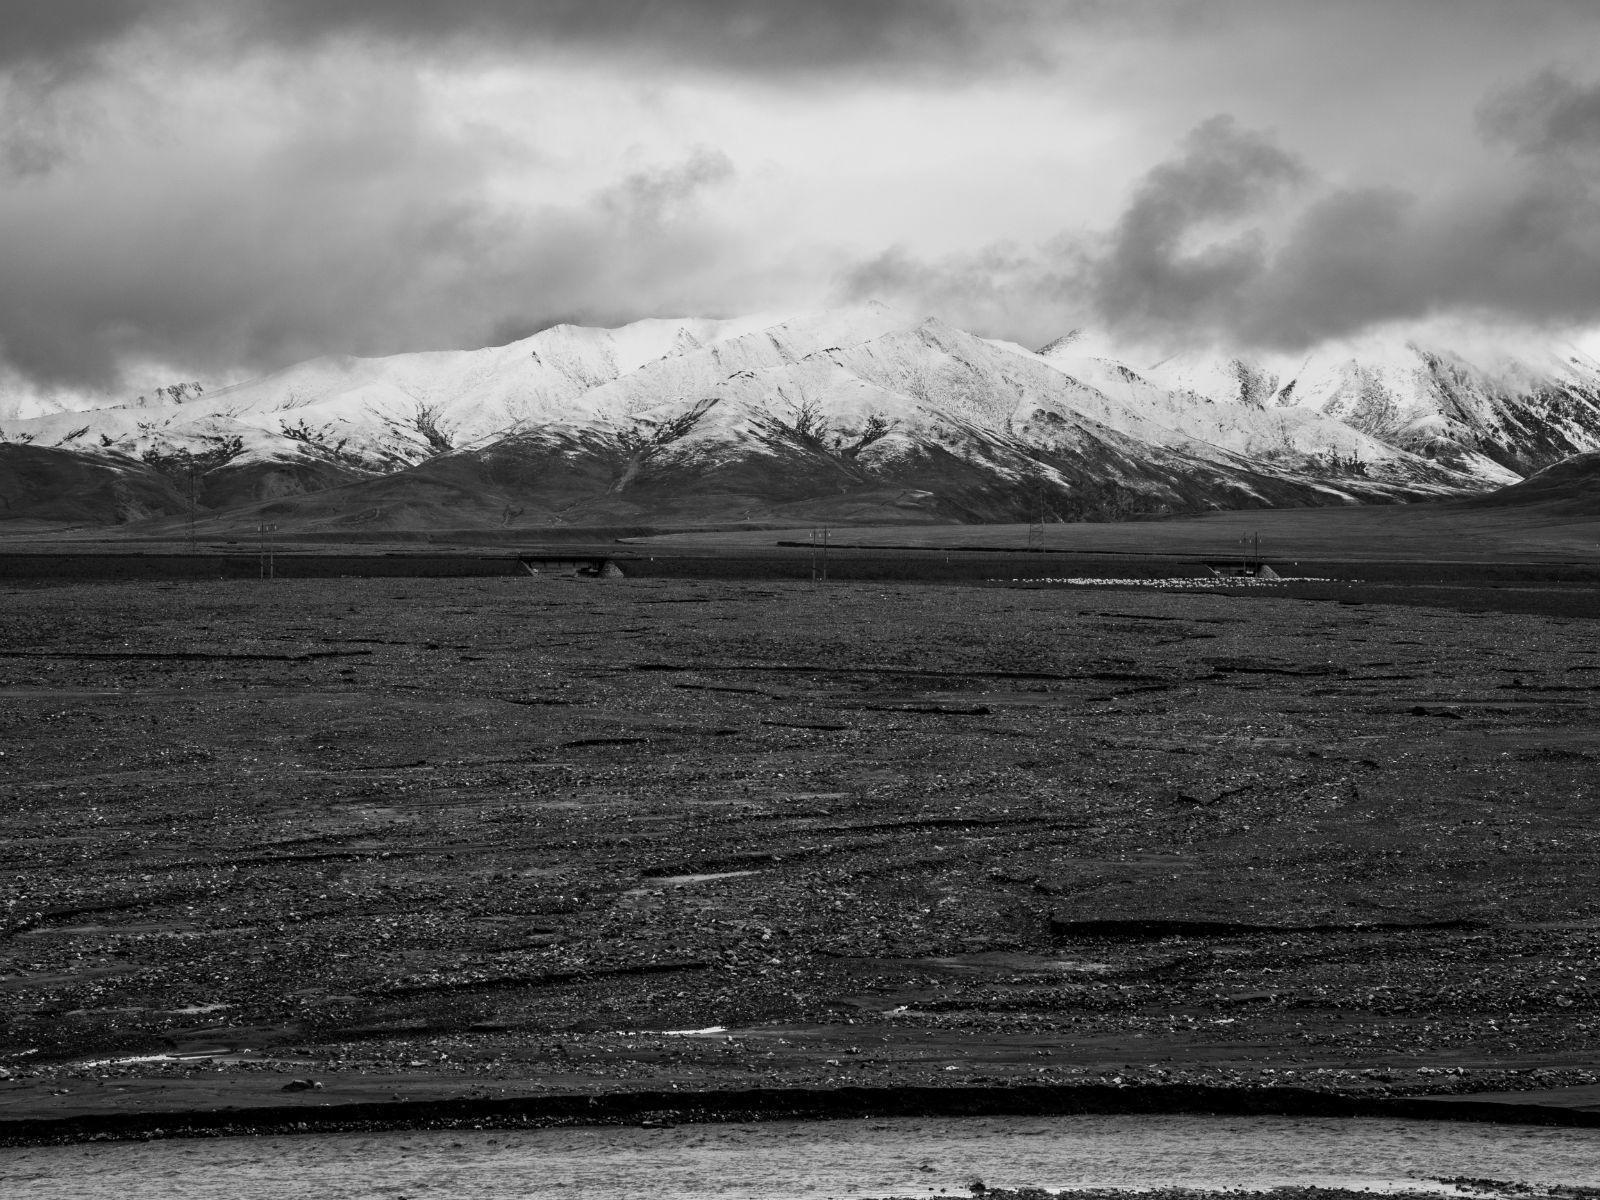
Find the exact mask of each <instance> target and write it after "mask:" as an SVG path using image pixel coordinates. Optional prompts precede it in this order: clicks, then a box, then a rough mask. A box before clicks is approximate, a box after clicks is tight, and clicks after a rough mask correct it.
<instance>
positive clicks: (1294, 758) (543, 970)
mask: <svg viewBox="0 0 1600 1200" xmlns="http://www.w3.org/2000/svg"><path fill="white" fill-rule="evenodd" d="M1563 595H1564V600H1563V604H1562V605H1561V606H1559V607H1558V609H1557V610H1556V611H1561V612H1572V611H1574V605H1573V603H1572V593H1571V592H1570V591H1569V592H1567V593H1564V594H1563ZM1358 598H1359V597H1358V596H1355V595H1354V594H1348V595H1346V599H1358ZM3 605H4V612H5V616H6V619H5V622H4V625H3V627H0V751H3V758H0V805H3V811H5V812H6V813H7V817H6V820H5V826H4V840H3V843H0V856H3V863H0V865H3V868H4V872H5V874H4V877H3V878H4V884H3V887H4V903H5V909H4V923H3V925H0V931H3V935H0V1010H3V1013H4V1018H5V1019H4V1020H3V1021H0V1136H13V1135H15V1136H20V1134H17V1130H18V1128H19V1127H17V1126H14V1125H9V1124H7V1123H9V1122H15V1121H19V1120H24V1119H38V1118H60V1117H75V1116H80V1115H89V1114H107V1113H114V1114H130V1113H131V1114H137V1113H140V1112H146V1113H155V1114H172V1113H175V1112H179V1111H184V1110H193V1111H215V1110H222V1109H225V1108H228V1107H229V1106H232V1107H233V1108H234V1109H235V1110H237V1112H238V1114H239V1115H238V1120H239V1122H240V1123H246V1122H248V1120H249V1119H250V1118H249V1110H250V1109H251V1108H252V1107H253V1106H269V1107H276V1108H280V1109H281V1108H282V1106H286V1105H303V1106H304V1107H305V1111H306V1113H307V1115H308V1117H316V1116H318V1115H324V1116H325V1115H328V1111H329V1110H327V1109H324V1108H323V1106H338V1105H341V1104H348V1103H358V1102H380V1101H381V1102H393V1101H421V1100H430V1099H433V1100H438V1099H453V1098H461V1097H472V1098H491V1099H492V1098H499V1097H505V1098H515V1097H522V1096H549V1095H555V1094H559V1095H582V1094H601V1093H610V1094H620V1093H630V1092H637V1091H640V1090H652V1091H662V1092H670V1091H672V1090H674V1089H677V1090H679V1091H682V1092H705V1091H716V1090H725V1089H751V1088H780V1087H781V1088H807V1089H837V1088H841V1087H861V1088H886V1087H901V1086H903V1087H912V1086H927V1087H939V1088H944V1087H953V1086H956V1085H963V1086H968V1087H987V1088H1008V1087H1020V1086H1021V1085H1024V1084H1029V1085H1033V1084H1050V1083H1057V1084H1075V1083H1087V1084H1104V1085H1107V1086H1108V1087H1126V1086H1131V1085H1159V1086H1164V1087H1172V1086H1176V1085H1183V1084H1197V1085H1217V1086H1221V1087H1227V1088H1236V1089H1260V1088H1280V1087H1288V1086H1293V1087H1299V1088H1306V1089H1311V1090H1314V1091H1320V1092H1325V1093H1332V1094H1337V1095H1340V1096H1346V1097H1350V1096H1354V1097H1361V1096H1374V1095H1378V1096H1409V1095H1450V1094H1453V1095H1478V1096H1482V1095H1484V1094H1486V1093H1504V1094H1506V1096H1507V1097H1509V1098H1517V1097H1522V1098H1530V1094H1531V1093H1537V1096H1538V1098H1541V1099H1543V1100H1545V1101H1548V1102H1549V1103H1551V1104H1553V1105H1558V1106H1565V1107H1567V1108H1568V1109H1576V1110H1588V1111H1597V1110H1600V1086H1597V1084H1600V1012H1597V1001H1600V966H1597V950H1600V892H1597V891H1596V889H1595V888H1594V886H1593V883H1594V880H1595V878H1596V877H1597V868H1600V828H1597V826H1596V822H1595V809H1596V802H1597V791H1600V726H1597V724H1596V716H1597V709H1600V641H1597V640H1596V637H1595V634H1596V633H1597V632H1600V625H1597V624H1596V623H1595V622H1594V621H1593V620H1588V619H1582V618H1581V617H1574V616H1549V615H1539V614H1538V613H1537V612H1531V613H1529V612H1523V613H1509V612H1503V611H1495V609H1494V608H1493V607H1492V605H1491V606H1490V607H1489V608H1487V609H1486V610H1485V611H1476V612H1461V611H1457V610H1456V609H1454V608H1445V607H1413V606H1404V605H1391V604H1385V603H1365V604H1352V603H1339V602H1337V600H1335V599H1317V600H1313V599H1302V598H1288V597H1285V596H1283V595H1280V594H1276V593H1271V592H1266V591H1263V592H1259V593H1247V594H1237V595H1217V594H1197V593H1185V592H1177V593H1172V592H1154V591H1132V590H1090V589H1081V588H1066V587H1043V588H1040V587H984V586H956V585H949V584H944V585H938V584H917V583H874V582H848V583H832V584H828V585H821V586H818V585H811V584H808V583H793V582H776V583H771V582H759V581H717V580H675V579H648V578H633V579H628V580H622V581H606V582H589V581H577V580H555V579H543V580H541V579H532V578H527V577H522V578H518V577H502V578H479V579H393V578H390V579H344V580H341V579H320V580H294V579H279V580H277V581H276V582H274V583H270V584H264V583H256V582H188V583H182V584H178V583H159V582H144V583H104V584H83V583H77V584H59V585H43V586H41V585H26V586H22V585H11V586H8V587H6V588H4V590H3ZM1583 608H1584V606H1582V605H1579V606H1578V607H1577V611H1583ZM1587 611H1589V612H1591V613H1594V612H1597V611H1600V604H1597V605H1590V606H1588V608H1587ZM685 1031H698V1032H685ZM151 1055H164V1056H171V1057H163V1058H157V1059H153V1060H149V1061H122V1060H128V1059H135V1060H136V1059H138V1058H140V1057H142V1056H151ZM293 1080H303V1081H306V1082H308V1083H309V1082H311V1081H315V1083H316V1084H317V1085H318V1086H316V1087H306V1088H304V1089H302V1090H291V1091H285V1090H284V1089H285V1085H286V1084H290V1082H291V1081H293ZM8 1130H9V1131H10V1132H9V1133H8V1132H7V1131H8Z"/></svg>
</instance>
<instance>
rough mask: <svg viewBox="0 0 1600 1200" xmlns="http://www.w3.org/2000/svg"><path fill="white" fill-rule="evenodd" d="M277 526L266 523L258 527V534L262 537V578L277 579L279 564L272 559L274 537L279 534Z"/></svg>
mask: <svg viewBox="0 0 1600 1200" xmlns="http://www.w3.org/2000/svg"><path fill="white" fill-rule="evenodd" d="M277 529H278V527H277V526H276V525H269V524H267V523H266V522H265V521H263V522H261V524H259V525H257V526H256V532H257V533H259V534H260V535H261V578H263V579H274V578H276V577H277V564H276V563H275V562H274V561H273V558H272V537H271V535H272V534H273V533H276V532H277Z"/></svg>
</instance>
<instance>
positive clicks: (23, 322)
mask: <svg viewBox="0 0 1600 1200" xmlns="http://www.w3.org/2000/svg"><path fill="white" fill-rule="evenodd" d="M1331 8H1336V9H1337V10H1338V11H1337V12H1330V11H1329V10H1330V9H1331ZM1512 10H1515V11H1512ZM4 24H5V36H4V38H0V389H6V388H10V389H12V390H16V389H23V390H29V389H31V390H38V391H44V392H48V391H50V390H51V389H58V388H59V389H67V390H73V389H104V390H110V391H116V390H118V389H128V390H138V389H140V388H142V387H147V386H153V385H154V384H155V383H158V382H170V378H189V377H206V378H208V379H214V380H217V381H221V380H225V379H228V378H237V377H240V376H242V375H245V374H249V373H252V372H256V371H259V370H264V369H270V368H273V367H276V366H280V365H282V364H284V363H287V362H290V361H294V360H298V359H302V358H305V357H308V356H310V355H314V354H317V353H326V352H353V353H366V354H381V353H391V352H395V351H399V350H402V349H413V348H419V347H427V346H437V347H456V346H473V345H482V344H485V343H490V342H495V341H503V340H507V339H510V338H513V337H516V336H520V335H523V334H526V333H529V332H531V331H533V330H536V329H538V328H542V327H544V326H546V325H549V324H551V323H552V322H555V321H559V320H563V319H574V320H581V321H585V322H589V323H596V324H616V323H619V322H622V321H626V320H629V319H632V318H636V317H640V316H644V315H651V314H661V313H689V312H695V313H717V314H733V313H739V312H749V311H758V310H759V311H775V310H792V309H794V308H797V307H803V306H811V305H816V304H822V303H828V302H830V301H835V300H841V299H860V298H864V297H867V296H879V297H882V298H884V299H886V300H889V301H891V302H893V303H896V304H899V305H901V306H904V307H907V308H911V309H915V310H918V311H924V312H928V313H933V314H937V315H940V316H943V317H945V318H946V319H949V320H951V321H953V322H956V323H958V324H960V325H963V326H965V327H971V328H975V329H977V330H979V331H981V332H984V333H988V334H993V335H1002V336H1006V337H1011V338H1015V339H1018V340H1022V341H1027V342H1032V343H1038V342H1042V341H1045V340H1048V339H1049V338H1051V337H1053V336H1054V335H1055V334H1057V333H1059V332H1061V331H1062V330H1064V329H1066V328H1071V327H1073V326H1076V325H1082V324H1097V325H1102V326H1105V327H1108V328H1110V329H1112V330H1113V331H1115V332H1116V333H1118V334H1119V335H1122V336H1124V337H1128V338H1142V339H1145V340H1147V341H1148V342H1150V343H1152V344H1157V343H1159V344H1177V343H1181V342H1202V341H1216V342H1226V343H1231V344H1236V345H1240V346H1258V347H1268V348H1276V349H1285V348H1298V347H1303V346H1308V345H1311V344H1314V343H1316V342H1319V341H1321V340H1323V339H1326V338H1329V337H1338V336H1343V335H1346V334H1351V333H1355V332H1359V331H1360V330H1362V329H1364V328H1366V327H1368V326H1371V325H1373V324H1375V323H1381V322H1386V321H1405V320H1413V319H1421V318H1432V317H1436V316H1439V315H1441V314H1446V315H1448V314H1461V315H1464V316H1468V317H1471V318H1473V319H1476V320H1489V321H1495V322H1503V323H1510V324H1527V325H1540V326H1547V327H1549V326H1558V327H1562V328H1571V329H1588V328H1593V327H1595V326H1597V325H1600V81H1597V80H1596V79H1595V77H1594V73H1593V68H1592V66H1591V65H1589V64H1590V63H1591V62H1592V61H1593V54H1592V53H1590V51H1592V50H1593V49H1595V48H1597V47H1600V10H1597V9H1595V7H1594V6H1593V5H1589V4H1582V3H1575V2H1572V3H1569V2H1567V0H1535V2H1533V3H1529V4H1525V5H1523V4H1519V5H1515V6H1508V5H1502V4H1493V3H1487V2H1483V3H1479V2H1477V0H1463V2H1455V0H1452V2H1448V3H1445V2H1443V0H1436V2H1429V0H1400V2H1398V3H1394V4H1387V5H1371V6H1366V5H1355V6H1326V5H1314V4H1311V3H1309V2H1305V3H1300V2H1282V3H1266V2H1265V0H1170V2H1168V3H1156V4H1150V5H1139V6H1127V5H1115V4H1106V3H1099V2H1093V0H1081V2H1077V3H1059V2H1049V3H1047V2H1044V0H988V2H984V3H972V2H970V0H887V2H884V3H872V4H860V3H846V2H844V0H824V2H822V3H817V4H803V5H798V4H792V3H777V2H776V0H771V2H767V0H738V2H736V0H674V2H671V3H650V2H646V0H585V2H582V3H580V2H578V0H543V2H538V0H535V2H522V0H516V2H514V0H455V2H453V3H444V2H443V0H383V2H379V0H227V2H222V3H218V2H216V0H212V2H209V3H200V2H199V0H96V2H93V3H89V2H79V0H62V2H60V3H52V4H35V3H26V2H24V3H14V4H9V5H7V6H6V12H5V18H4ZM169 377H170V378H169Z"/></svg>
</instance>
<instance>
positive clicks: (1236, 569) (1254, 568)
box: [1205, 558, 1279, 579]
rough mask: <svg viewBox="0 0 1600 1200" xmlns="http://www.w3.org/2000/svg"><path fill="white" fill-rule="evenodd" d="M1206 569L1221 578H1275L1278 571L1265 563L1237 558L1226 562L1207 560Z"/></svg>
mask: <svg viewBox="0 0 1600 1200" xmlns="http://www.w3.org/2000/svg"><path fill="white" fill-rule="evenodd" d="M1205 568H1206V570H1208V571H1210V572H1211V573H1212V574H1213V575H1217V576H1220V577H1221V578H1223V579H1277V578H1279V576H1278V573H1277V572H1276V571H1274V570H1273V569H1272V568H1271V567H1270V566H1268V565H1267V564H1266V563H1264V562H1261V561H1260V560H1257V561H1255V562H1240V561H1239V560H1238V559H1237V558H1235V559H1231V560H1228V561H1226V562H1208V563H1206V564H1205Z"/></svg>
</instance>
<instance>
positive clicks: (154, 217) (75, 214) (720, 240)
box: [0, 64, 740, 389]
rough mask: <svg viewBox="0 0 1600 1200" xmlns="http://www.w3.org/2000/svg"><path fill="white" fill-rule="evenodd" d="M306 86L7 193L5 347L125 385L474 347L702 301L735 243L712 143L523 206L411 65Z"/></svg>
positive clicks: (93, 383)
mask: <svg viewBox="0 0 1600 1200" xmlns="http://www.w3.org/2000/svg"><path fill="white" fill-rule="evenodd" d="M294 81H295V85H296V88H297V90H298V96H299V99H298V101H297V103H296V105H295V106H294V111H293V113H292V119H290V114H286V113H284V112H283V111H281V110H274V114H273V120H272V121H271V122H270V124H269V125H267V126H265V127H263V128H259V129H257V130H255V131H254V132H253V134H252V136H250V137H249V138H243V139H241V138H240V137H239V131H238V129H237V128H236V127H234V126H225V127H223V128H221V129H219V130H217V131H215V132H214V133H209V134H208V132H207V131H206V130H205V128H204V127H203V122H200V123H197V125H196V126H195V127H192V128H188V129H184V130H182V131H175V132H177V133H181V136H176V137H175V138H174V140H173V141H172V142H170V143H169V144H167V145H161V144H159V143H158V142H136V143H123V142H119V143H117V144H116V145H115V147H112V148H108V149H106V150H104V151H103V152H101V153H100V154H98V155H96V156H95V157H94V159H93V160H92V161H90V162H88V163H80V164H77V165H76V166H74V168H73V169H71V170H66V171H61V172H57V173H53V174H49V175H46V176H43V177H39V178H34V179H30V180H28V181H26V183H25V185H23V186H17V187H13V188H10V189H7V190H4V191H0V230H4V232H5V236H4V237H0V280H3V281H4V283H3V285H0V356H3V357H4V359H5V360H7V361H8V362H9V363H10V365H11V366H12V367H14V368H15V369H17V370H20V371H21V372H22V373H24V374H25V375H27V376H28V377H31V378H32V379H34V380H35V381H38V382H40V383H42V384H45V385H47V386H66V387H73V386H79V387H92V388H102V389H114V388H116V387H118V386H120V385H121V378H122V375H123V374H124V370H125V368H126V367H127V366H128V364H130V363H138V362H152V361H153V362H166V363H172V364H182V365H183V366H184V372H183V373H185V374H195V375H206V374H207V373H226V372H236V371H238V370H239V369H241V368H244V369H250V368H263V367H270V366H276V365H283V364H285V363H287V362H290V361H293V360H295V359H298V358H305V357H310V356H313V355H316V354H320V353H324V352H327V351H329V350H338V351H342V352H350V353H358V354H382V353H394V352H398V351H402V350H412V349H424V348H433V347H441V346H463V345H481V344H485V343H486V342H489V341H491V340H494V337H495V335H496V333H498V332H501V331H503V330H504V329H506V328H509V327H512V326H519V325H526V326H531V327H533V328H537V327H539V326H540V325H541V324H543V323H545V319H546V318H547V317H549V316H552V315H554V314H561V315H571V314H581V313H589V312H593V313H598V314H602V315H613V314H615V313H616V312H617V310H618V308H619V304H618V297H626V298H627V301H626V302H627V303H628V304H631V305H637V306H642V307H646V308H648V307H651V306H655V305H667V306H674V305H676V304H678V303H683V304H696V305H701V306H707V305H709V304H712V303H714V302H715V300H716V297H715V296H712V295H710V294H708V292H707V291H706V290H704V289H702V288H700V287H699V283H700V281H701V280H702V277H703V274H704V273H705V272H707V271H714V270H716V269H717V267H718V264H719V263H720V262H721V260H722V258H723V256H725V255H728V254H736V253H738V252H739V249H740V242H739V240H738V239H737V237H735V236H732V235H730V234H729V233H728V232H727V231H726V230H724V229H722V228H721V227H719V226H718V225H717V223H716V221H715V220H714V219H713V218H712V217H710V216H708V215H707V214H706V213H705V212H704V211H703V209H702V207H701V204H700V201H701V199H702V198H703V197H704V196H706V195H707V194H708V193H711V192H714V191H715V189H717V188H718V187H719V186H721V185H723V184H725V183H726V182H727V181H729V180H730V179H731V178H732V177H733V174H734V168H733V166H732V164H731V163H729V162H728V161H727V160H726V159H725V158H723V157H721V156H719V155H718V154H717V153H716V152H715V151H711V150H699V151H695V152H694V153H692V154H690V155H689V156H688V157H687V158H686V159H684V160H682V161H676V162H673V161H668V162H663V163H655V164H646V165H643V166H641V167H639V168H637V169H635V170H634V171H632V172H630V173H628V174H626V175H625V176H623V177H621V178H619V179H617V180H615V181H614V182H613V183H612V184H611V185H610V186H607V187H602V188H599V189H595V190H592V191H590V192H587V193H583V194H579V195H575V196H573V197H571V199H570V200H568V201H566V202H563V203H539V204H532V205H519V204H512V203H506V202H504V201H495V200H491V199H490V198H489V197H488V195H487V194H486V188H485V184H486V180H487V176H488V172H489V169H490V163H491V162H492V159H491V158H490V157H488V156H485V155H484V154H483V153H481V151H480V148H479V147H477V146H475V145H474V144H473V143H472V142H471V140H470V139H466V138H463V137H462V136H460V135H459V133H457V132H455V131H453V130H449V129H446V128H441V127H439V126H438V125H437V124H436V123H435V122H433V121H431V120H430V117H429V114H428V111H427V109H426V107H425V105H424V104H423V103H422V101H421V99H420V97H419V96H418V94H417V92H416V89H415V87H414V85H413V84H412V83H411V82H410V81H408V80H406V79H404V78H400V77H388V78H371V79H367V80H365V81H364V82H362V84H361V85H360V86H359V87H358V86H355V85H353V84H352V82H351V81H350V80H349V79H348V78H346V77H344V76H342V75H341V74H339V72H338V71H337V64H330V65H329V66H328V67H327V68H326V69H324V70H322V71H319V72H310V73H300V74H297V75H296V76H295V77H294ZM380 112H381V113H382V114H383V119H382V120H381V121H380V120H378V119H376V118H375V115H374V114H376V113H380ZM241 143H242V144H241ZM213 377H214V376H213Z"/></svg>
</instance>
